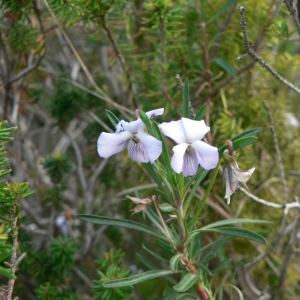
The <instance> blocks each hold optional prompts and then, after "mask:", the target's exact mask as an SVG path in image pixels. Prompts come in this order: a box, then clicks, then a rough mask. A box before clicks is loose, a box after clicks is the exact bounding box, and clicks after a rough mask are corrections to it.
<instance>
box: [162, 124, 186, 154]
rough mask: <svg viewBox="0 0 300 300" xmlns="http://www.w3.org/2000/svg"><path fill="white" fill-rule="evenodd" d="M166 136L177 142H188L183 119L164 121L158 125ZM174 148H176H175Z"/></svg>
mask: <svg viewBox="0 0 300 300" xmlns="http://www.w3.org/2000/svg"><path fill="white" fill-rule="evenodd" d="M158 127H159V128H160V129H161V131H162V133H163V134H164V135H165V136H168V137H169V138H171V139H172V140H174V141H175V142H176V143H177V144H181V143H186V142H187V141H186V136H185V130H184V127H183V123H182V120H178V121H171V122H164V123H162V124H160V125H159V126H158ZM173 150H174V149H173Z"/></svg>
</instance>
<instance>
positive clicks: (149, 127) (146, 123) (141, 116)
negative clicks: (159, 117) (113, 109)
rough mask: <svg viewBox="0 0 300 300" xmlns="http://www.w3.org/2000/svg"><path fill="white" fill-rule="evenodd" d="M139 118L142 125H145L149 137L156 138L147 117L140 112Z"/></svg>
mask: <svg viewBox="0 0 300 300" xmlns="http://www.w3.org/2000/svg"><path fill="white" fill-rule="evenodd" d="M139 116H140V118H141V120H142V121H143V123H144V124H145V125H146V127H147V129H148V131H149V133H150V134H151V135H153V136H155V137H157V136H156V134H155V131H154V128H153V125H152V123H151V121H150V119H149V118H148V116H147V115H146V114H145V113H144V112H143V111H142V110H141V111H140V113H139Z"/></svg>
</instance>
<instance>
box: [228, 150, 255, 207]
mask: <svg viewBox="0 0 300 300" xmlns="http://www.w3.org/2000/svg"><path fill="white" fill-rule="evenodd" d="M223 155H224V156H223V157H224V161H225V167H224V173H223V178H224V182H225V185H226V195H225V197H224V198H225V199H227V204H230V196H231V195H232V194H233V193H235V192H236V190H237V189H238V188H239V187H240V186H241V185H244V187H246V188H247V185H246V182H247V181H248V180H249V179H250V177H251V175H252V174H253V172H254V170H255V168H251V169H249V170H248V171H243V170H241V169H240V168H239V166H238V164H237V158H236V156H234V155H230V154H229V152H228V150H225V151H224V152H223Z"/></svg>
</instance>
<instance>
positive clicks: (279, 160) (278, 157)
mask: <svg viewBox="0 0 300 300" xmlns="http://www.w3.org/2000/svg"><path fill="white" fill-rule="evenodd" d="M263 106H264V108H265V109H266V111H267V113H268V117H269V122H270V128H271V132H272V136H273V140H274V146H275V151H276V160H277V164H278V168H279V174H280V180H281V183H282V187H283V203H286V202H287V198H288V190H287V185H286V180H285V173H284V168H283V163H282V157H281V151H280V148H279V144H278V139H277V135H276V131H275V126H274V122H273V118H272V114H271V110H270V107H269V105H268V102H267V101H263Z"/></svg>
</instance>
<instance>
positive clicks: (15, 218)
mask: <svg viewBox="0 0 300 300" xmlns="http://www.w3.org/2000/svg"><path fill="white" fill-rule="evenodd" d="M17 205H18V204H17V200H15V201H14V215H13V222H12V225H11V228H12V237H13V253H12V255H11V259H10V269H11V270H12V271H13V272H15V271H16V268H17V250H18V245H19V241H18V233H19V232H18V231H19V230H18V225H17V221H18V217H19V216H16V209H17ZM15 281H16V280H15V279H13V278H11V279H9V282H8V285H7V289H8V292H7V295H6V300H11V299H12V293H13V291H14V285H15Z"/></svg>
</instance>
